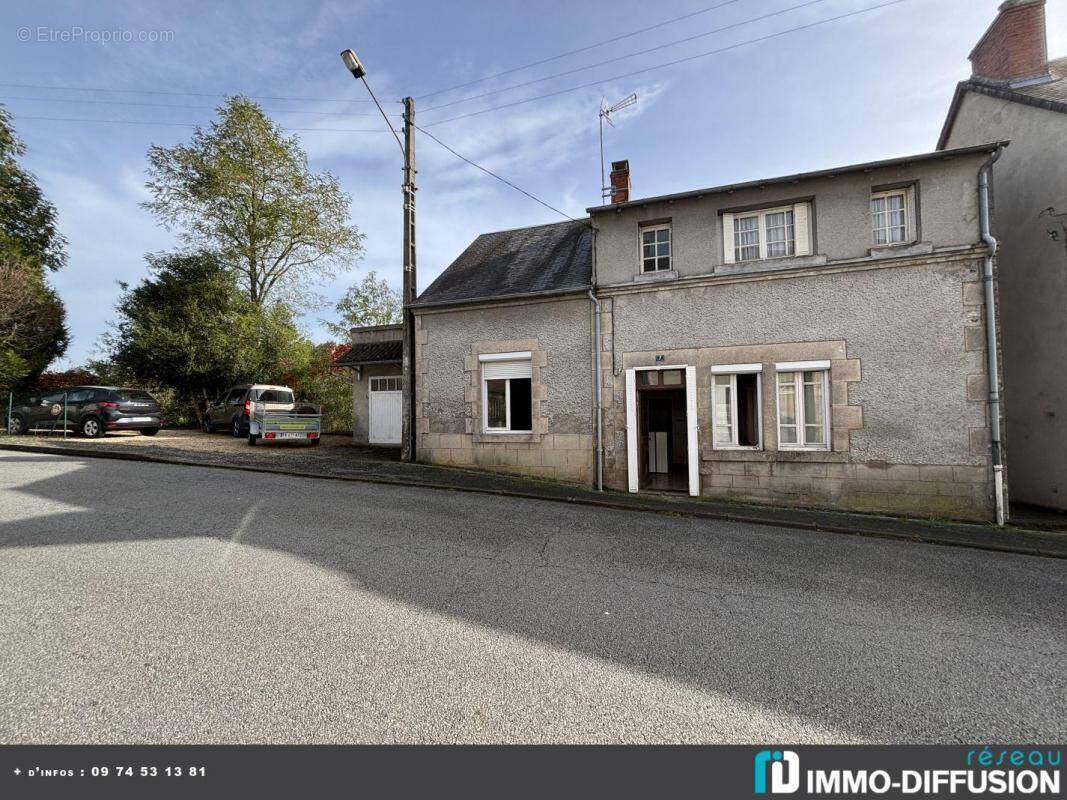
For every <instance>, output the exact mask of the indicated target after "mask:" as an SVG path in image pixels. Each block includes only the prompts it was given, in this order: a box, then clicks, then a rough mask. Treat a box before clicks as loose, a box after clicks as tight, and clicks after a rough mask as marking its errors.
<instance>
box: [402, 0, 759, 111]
mask: <svg viewBox="0 0 1067 800" xmlns="http://www.w3.org/2000/svg"><path fill="white" fill-rule="evenodd" d="M737 2H739V0H726V2H723V3H718V4H717V5H713V6H708V7H707V8H701V9H698V10H696V11H691V12H690V13H688V14H682V16H680V17H673V18H672V19H667V20H664V21H663V22H657V23H656V24H655V25H648V26H647V27H644V28H638V29H637V30H636V31H630V32H629V33H623V34H620V35H618V36H613V37H612V38H610V39H604V40H603V41H601V42H594V43H593V44H588V45H585V46H584V47H579V48H577V49H575V50H568V51H567V52H566V53H560V54H559V55H555V56H549V57H548V58H542V59H540V60H539V61H531V62H530V63H529V64H522V65H520V66H518V67H511V68H510V69H505V70H502V71H501V72H494V73H493V74H492V75H484V76H482V77H481V78H475V79H474V80H470V81H467V82H466V83H457V84H456V85H455V86H449V87H448V88H446V89H438V90H436V91H433V92H427V93H426V94H423V95H419V96H418V97H416V98H415V99H416V100H425V99H426V98H427V97H435V96H436V95H439V94H444V93H445V92H451V91H453V90H455V89H465V88H466V87H468V86H473V85H474V84H476V83H482V82H483V81H490V80H492V79H493V78H500V77H503V76H504V75H510V74H511V73H513V72H520V71H521V70H524V69H529V68H530V67H539V66H541V65H542V64H548V63H550V62H552V61H558V60H559V59H561V58H566V57H567V56H574V55H577V54H578V53H585V52H587V51H589V50H595V49H596V48H598V47H603V46H604V45H606V44H614V43H615V42H621V41H622V40H623V39H629V38H630V37H631V36H637V35H638V34H639V33H647V32H648V31H654V30H656V29H657V28H662V27H665V26H667V25H672V24H673V23H675V22H681V21H682V20H684V19H690V18H691V17H696V16H699V15H700V14H707V13H708V12H709V11H714V10H715V9H717V8H723V7H725V6H729V5H733V4H734V3H737Z"/></svg>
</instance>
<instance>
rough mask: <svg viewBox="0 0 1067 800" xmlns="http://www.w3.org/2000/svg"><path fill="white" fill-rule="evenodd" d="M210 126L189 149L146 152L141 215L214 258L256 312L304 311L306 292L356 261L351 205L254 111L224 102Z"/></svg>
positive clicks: (241, 100) (358, 243)
mask: <svg viewBox="0 0 1067 800" xmlns="http://www.w3.org/2000/svg"><path fill="white" fill-rule="evenodd" d="M218 117H219V118H218V120H216V121H214V122H212V123H211V124H210V125H209V126H208V128H207V129H206V130H205V129H203V128H199V127H198V128H197V129H196V131H195V132H194V133H193V136H192V140H191V141H190V143H189V144H180V145H176V146H174V147H158V146H156V147H152V148H151V149H150V150H149V152H148V176H149V179H148V181H147V183H146V184H145V185H146V186H147V188H148V189H149V191H150V192H151V193H152V199H151V200H149V201H147V202H146V203H145V204H144V206H145V207H146V208H148V209H149V210H151V211H152V212H153V213H155V214H156V216H157V217H158V218H159V220H160V222H161V223H162V224H163V225H164V226H166V227H168V228H176V229H178V230H179V232H180V236H181V238H182V240H183V241H184V242H185V243H186V244H187V245H190V246H192V247H196V248H199V249H207V250H211V251H213V252H215V253H217V255H218V257H219V258H220V260H221V261H222V263H224V264H225V265H227V266H228V267H229V268H230V269H231V270H233V272H234V274H235V275H236V276H237V279H238V281H239V284H240V286H241V287H242V288H243V289H244V291H245V293H246V295H247V297H248V299H249V300H251V301H252V302H253V303H255V304H256V305H264V304H265V303H266V302H267V301H269V300H281V301H283V302H286V303H288V304H290V305H293V304H296V305H307V304H308V303H309V300H310V299H311V298H312V297H313V295H312V294H311V288H312V287H313V286H316V285H319V284H321V283H323V282H326V281H329V280H332V279H333V278H334V277H336V275H337V273H338V271H339V270H346V269H348V268H350V267H351V266H352V265H353V264H354V263H355V261H356V260H358V258H359V257H360V254H361V252H362V249H363V248H362V239H363V236H362V234H361V233H360V232H359V231H358V230H357V228H356V227H355V226H353V225H350V224H349V221H348V211H349V205H350V203H351V198H350V197H349V196H348V195H347V194H345V193H344V192H343V191H341V188H340V185H339V184H338V181H337V179H336V178H335V177H334V176H333V175H331V174H329V173H313V172H312V171H311V170H310V169H309V168H308V160H307V154H306V153H305V152H304V150H303V149H302V148H301V146H300V143H299V140H298V139H297V137H295V136H285V135H284V134H283V132H282V130H281V128H280V127H279V126H278V125H277V123H275V122H274V121H273V120H271V119H270V118H269V117H267V116H266V114H264V113H263V109H262V108H260V107H259V105H258V104H256V103H254V102H252V101H251V100H249V99H247V98H245V97H230V98H228V99H227V100H226V102H225V103H224V104H223V105H221V106H220V107H219V108H218Z"/></svg>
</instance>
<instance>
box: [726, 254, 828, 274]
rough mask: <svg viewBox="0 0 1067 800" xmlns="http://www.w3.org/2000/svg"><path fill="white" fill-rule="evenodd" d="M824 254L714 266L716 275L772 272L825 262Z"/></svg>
mask: <svg viewBox="0 0 1067 800" xmlns="http://www.w3.org/2000/svg"><path fill="white" fill-rule="evenodd" d="M827 261H828V259H827V258H826V256H824V255H807V256H778V257H775V258H760V259H755V260H753V261H733V262H730V263H723V264H720V265H719V266H717V267H716V268H715V274H717V275H735V274H740V273H745V272H774V271H776V270H783V269H800V268H802V267H817V266H821V265H823V264H825V263H827Z"/></svg>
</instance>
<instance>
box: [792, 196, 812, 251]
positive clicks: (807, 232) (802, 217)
mask: <svg viewBox="0 0 1067 800" xmlns="http://www.w3.org/2000/svg"><path fill="white" fill-rule="evenodd" d="M808 208H809V207H808V204H807V203H797V204H796V205H795V206H793V230H794V236H796V254H797V255H798V256H810V255H811V223H810V222H809V219H808V217H809V214H808Z"/></svg>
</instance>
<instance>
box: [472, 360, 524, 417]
mask: <svg viewBox="0 0 1067 800" xmlns="http://www.w3.org/2000/svg"><path fill="white" fill-rule="evenodd" d="M503 355H512V354H503ZM481 359H482V362H483V363H482V414H483V418H484V419H483V429H484V430H485V431H486V432H488V433H531V432H532V431H533V380H532V378H533V367H532V363H531V359H530V357H529V355H528V354H527V355H526V357H523V358H501V357H500V356H496V355H489V356H482V357H481Z"/></svg>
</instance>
